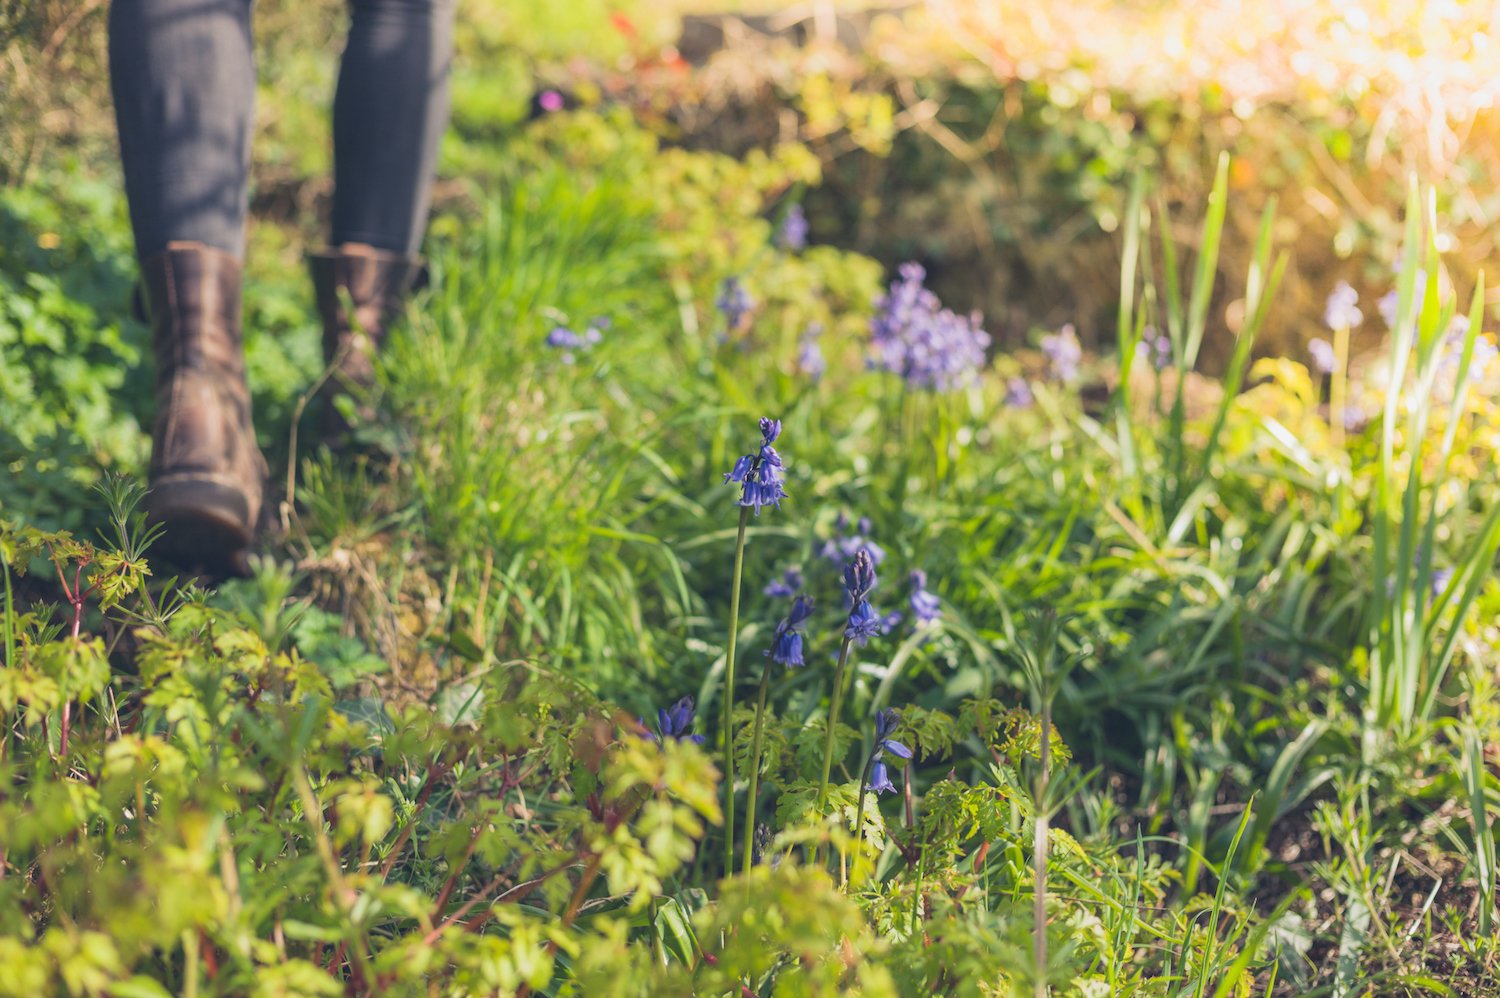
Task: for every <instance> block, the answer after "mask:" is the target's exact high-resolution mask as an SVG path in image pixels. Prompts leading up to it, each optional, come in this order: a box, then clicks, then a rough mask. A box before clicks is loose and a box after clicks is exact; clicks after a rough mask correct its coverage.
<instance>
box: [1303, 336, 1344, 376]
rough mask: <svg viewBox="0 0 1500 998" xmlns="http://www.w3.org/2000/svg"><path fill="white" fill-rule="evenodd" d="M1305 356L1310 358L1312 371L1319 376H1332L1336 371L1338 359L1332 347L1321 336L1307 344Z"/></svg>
mask: <svg viewBox="0 0 1500 998" xmlns="http://www.w3.org/2000/svg"><path fill="white" fill-rule="evenodd" d="M1307 355H1308V356H1309V357H1311V358H1312V366H1313V370H1314V371H1317V372H1318V373H1319V374H1332V373H1333V372H1334V371H1336V370H1337V369H1338V366H1339V359H1338V356H1337V355H1336V354H1335V353H1334V352H1333V345H1332V344H1331V343H1329V342H1328V341H1327V340H1325V339H1323V338H1322V337H1321V336H1317V337H1314V338H1313V339H1312V340H1310V341H1309V342H1308V344H1307Z"/></svg>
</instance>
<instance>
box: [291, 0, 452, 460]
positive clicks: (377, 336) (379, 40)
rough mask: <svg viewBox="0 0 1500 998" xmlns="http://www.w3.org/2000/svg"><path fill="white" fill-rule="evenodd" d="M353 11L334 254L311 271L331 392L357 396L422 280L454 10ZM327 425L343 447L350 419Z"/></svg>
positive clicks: (338, 134) (434, 2) (429, 4)
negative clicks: (397, 317) (424, 235)
mask: <svg viewBox="0 0 1500 998" xmlns="http://www.w3.org/2000/svg"><path fill="white" fill-rule="evenodd" d="M350 6H351V8H352V11H353V19H352V22H351V24H350V27H349V41H348V44H347V46H346V47H345V49H344V58H343V63H342V65H341V67H340V70H339V82H338V92H337V95H336V96H335V98H334V105H333V161H334V192H333V224H332V232H331V239H330V242H331V244H332V248H331V249H329V250H326V251H324V252H320V253H315V254H313V255H312V257H311V260H310V264H311V268H312V275H313V284H314V287H315V289H316V291H317V296H318V307H319V311H320V312H321V313H322V317H323V350H324V358H325V360H326V361H327V362H328V363H329V365H330V366H331V367H332V369H333V379H332V380H333V385H332V388H333V390H334V392H335V393H339V392H348V393H352V394H355V395H356V396H357V395H359V394H362V393H363V392H364V391H365V390H367V389H368V388H369V387H370V386H371V385H372V384H373V382H374V374H375V371H374V362H373V354H374V351H375V350H377V349H379V347H380V344H381V343H382V342H383V341H384V339H385V333H386V329H387V328H388V327H389V325H390V323H391V321H392V320H393V318H394V317H395V315H396V313H397V312H398V311H399V309H400V305H401V302H402V300H403V298H404V297H405V296H406V293H407V292H408V291H409V290H410V289H411V287H412V285H413V284H414V283H415V282H416V281H418V280H419V278H420V275H421V273H422V267H421V264H420V262H419V261H418V260H417V258H416V254H417V249H418V247H419V246H420V245H421V242H422V233H423V231H424V229H425V228H426V226H427V211H428V205H429V202H430V199H431V193H432V179H433V172H434V170H435V168H436V165H437V154H438V144H439V143H440V141H441V140H442V136H443V131H444V130H445V129H446V127H447V124H448V77H449V72H450V68H451V63H452V59H453V16H454V6H455V0H350ZM345 295H347V296H348V298H349V300H350V301H352V303H353V305H354V309H353V312H352V314H351V313H349V312H348V311H346V309H345V307H344V296H345ZM360 409H361V416H362V418H369V416H370V415H371V410H370V408H369V407H368V406H361V407H360ZM328 413H329V420H328V423H327V426H326V429H327V430H328V431H329V432H330V434H331V436H333V437H335V438H339V437H343V436H345V435H346V433H347V431H348V429H349V426H348V425H347V423H346V421H345V420H344V418H343V417H342V416H341V415H340V414H339V413H338V411H337V410H336V409H335V408H333V407H332V406H330V408H329V409H328ZM335 442H337V440H335Z"/></svg>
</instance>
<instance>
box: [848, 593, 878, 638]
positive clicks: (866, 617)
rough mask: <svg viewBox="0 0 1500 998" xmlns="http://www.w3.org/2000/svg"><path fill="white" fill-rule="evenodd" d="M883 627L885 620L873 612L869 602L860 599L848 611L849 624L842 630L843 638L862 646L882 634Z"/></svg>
mask: <svg viewBox="0 0 1500 998" xmlns="http://www.w3.org/2000/svg"><path fill="white" fill-rule="evenodd" d="M884 627H885V618H883V617H881V616H880V614H878V613H876V612H875V608H874V607H872V606H870V601H869V600H867V599H862V600H859V601H857V602H856V603H855V604H854V609H853V610H850V611H849V624H848V626H847V627H845V628H844V636H845V637H847V638H849V639H850V640H851V641H854V642H856V643H858V644H859V645H861V646H863V645H865V644H866V643H868V642H869V640H870V639H871V638H873V637H874V636H875V635H877V634H880V633H882V632H883V629H884Z"/></svg>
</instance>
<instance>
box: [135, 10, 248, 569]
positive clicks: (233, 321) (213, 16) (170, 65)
mask: <svg viewBox="0 0 1500 998" xmlns="http://www.w3.org/2000/svg"><path fill="white" fill-rule="evenodd" d="M109 27H110V38H109V53H110V80H111V84H112V87H113V90H114V95H115V114H116V118H117V121H118V124H119V133H120V154H121V159H122V161H123V165H124V173H125V192H126V197H127V199H128V200H129V202H130V219H131V225H132V228H133V229H134V231H135V239H136V253H137V255H138V256H139V258H140V261H141V289H142V292H143V297H144V299H145V304H146V306H147V310H148V312H149V313H150V316H149V317H150V320H151V331H152V341H153V345H154V353H155V357H156V419H155V424H154V426H153V429H152V435H151V465H150V484H151V491H150V493H149V494H148V495H147V498H146V512H147V515H148V516H149V517H150V519H151V520H152V522H154V523H158V524H160V525H161V526H162V527H163V534H162V537H161V541H160V544H159V546H158V548H157V549H156V550H160V551H162V552H164V553H165V554H166V555H167V556H168V557H169V558H170V559H171V560H173V561H176V562H177V563H178V564H179V565H180V566H182V567H185V568H190V569H199V568H201V569H205V570H207V571H209V572H211V573H213V574H215V575H224V574H238V573H241V572H243V571H244V553H245V551H246V549H247V548H248V547H249V545H250V543H251V541H252V539H253V537H254V534H255V528H256V521H257V519H258V517H259V514H260V509H261V499H262V488H263V482H264V478H265V462H264V460H263V459H262V457H261V454H260V450H259V448H258V447H257V446H256V441H255V430H254V427H253V426H252V424H251V418H250V391H249V387H248V386H247V385H246V383H245V363H244V355H243V349H242V337H241V328H240V311H241V309H240V287H241V270H242V267H241V259H242V257H243V255H244V243H245V235H244V229H245V207H246V204H245V202H246V195H245V181H246V175H247V173H248V169H249V149H250V119H251V107H252V103H253V98H254V93H255V71H254V65H253V62H252V59H251V47H250V0H114V2H113V3H112V4H111V7H110V18H109Z"/></svg>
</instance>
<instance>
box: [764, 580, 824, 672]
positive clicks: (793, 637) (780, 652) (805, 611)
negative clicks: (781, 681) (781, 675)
mask: <svg viewBox="0 0 1500 998" xmlns="http://www.w3.org/2000/svg"><path fill="white" fill-rule="evenodd" d="M812 611H813V603H812V600H810V599H808V598H807V597H806V596H798V597H797V599H796V602H794V603H793V604H792V611H791V613H789V614H787V615H786V616H785V617H783V618H782V619H781V622H780V623H778V624H777V625H776V633H775V636H774V637H773V638H772V640H771V648H770V650H769V651H767V652H766V655H767V656H769V657H770V659H771V661H773V662H777V663H779V664H781V665H784V666H786V667H787V668H789V669H796V668H801V667H802V666H803V665H804V664H806V663H805V662H804V661H803V660H802V635H801V634H800V633H798V631H797V628H798V627H799V626H801V624H802V622H803V621H805V620H806V619H807V618H808V617H811V616H812Z"/></svg>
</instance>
